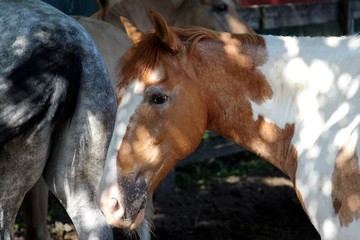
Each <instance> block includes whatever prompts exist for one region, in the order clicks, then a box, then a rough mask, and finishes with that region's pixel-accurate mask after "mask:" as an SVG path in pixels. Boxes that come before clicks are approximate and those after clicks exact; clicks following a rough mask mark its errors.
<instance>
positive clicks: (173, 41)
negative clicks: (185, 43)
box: [150, 10, 181, 54]
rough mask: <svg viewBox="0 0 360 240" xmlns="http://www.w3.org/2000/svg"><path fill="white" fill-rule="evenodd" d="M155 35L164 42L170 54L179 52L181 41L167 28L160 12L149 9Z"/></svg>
mask: <svg viewBox="0 0 360 240" xmlns="http://www.w3.org/2000/svg"><path fill="white" fill-rule="evenodd" d="M150 16H151V18H152V20H153V24H154V28H155V33H156V36H157V37H158V38H159V39H160V40H161V41H162V42H163V43H164V45H165V46H166V47H167V48H168V49H169V51H170V52H171V53H172V54H176V53H178V52H179V49H180V46H181V41H180V39H179V38H178V36H177V35H176V34H175V33H174V32H173V31H172V30H171V29H170V28H169V26H168V25H167V23H166V21H165V19H164V18H163V17H162V16H161V15H160V13H158V12H156V11H154V10H150Z"/></svg>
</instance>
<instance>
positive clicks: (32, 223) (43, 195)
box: [21, 177, 51, 240]
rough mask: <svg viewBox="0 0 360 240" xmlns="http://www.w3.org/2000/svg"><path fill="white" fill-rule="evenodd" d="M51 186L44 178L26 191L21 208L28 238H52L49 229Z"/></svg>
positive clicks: (42, 239)
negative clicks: (48, 185) (48, 214)
mask: <svg viewBox="0 0 360 240" xmlns="http://www.w3.org/2000/svg"><path fill="white" fill-rule="evenodd" d="M48 193H49V188H48V187H47V186H46V183H45V181H44V179H43V178H42V177H41V178H40V179H39V181H38V182H37V183H36V184H35V185H34V186H33V187H32V188H31V189H30V190H29V191H28V192H27V193H26V195H25V198H24V201H23V204H22V206H21V209H22V210H23V213H24V216H25V223H26V239H30V240H37V239H39V240H46V239H49V240H50V239H51V237H50V234H49V231H48V230H47V209H48Z"/></svg>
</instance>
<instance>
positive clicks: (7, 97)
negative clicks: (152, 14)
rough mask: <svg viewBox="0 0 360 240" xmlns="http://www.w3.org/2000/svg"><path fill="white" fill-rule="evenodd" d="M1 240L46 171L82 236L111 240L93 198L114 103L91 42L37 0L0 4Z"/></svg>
mask: <svg viewBox="0 0 360 240" xmlns="http://www.w3.org/2000/svg"><path fill="white" fill-rule="evenodd" d="M0 5H1V8H0V22H1V23H4V24H2V27H1V28H0V239H12V238H13V226H14V223H15V216H16V214H17V211H18V209H19V207H20V205H21V201H22V199H23V197H24V194H25V193H26V191H28V190H29V189H30V188H31V187H32V186H34V184H35V183H36V182H37V181H38V179H39V178H40V176H41V174H42V173H43V169H44V166H45V164H46V167H45V170H44V171H45V172H44V175H45V177H47V178H46V180H47V184H48V185H49V187H50V188H51V189H52V191H53V192H54V193H55V195H56V196H57V197H59V199H60V201H61V202H62V203H63V204H64V206H65V207H66V210H67V211H68V213H69V215H70V217H71V218H72V221H73V222H74V224H75V226H76V230H77V232H78V234H79V238H80V239H112V230H111V228H110V226H108V225H107V224H106V223H105V221H104V218H103V216H102V215H101V213H100V211H99V210H98V209H97V207H96V204H95V200H94V198H95V197H94V196H95V191H96V189H97V186H98V182H99V178H100V176H101V172H102V167H103V161H104V158H105V154H106V148H107V144H108V142H109V138H110V134H111V130H112V127H113V121H114V116H115V108H116V99H115V94H114V92H113V89H112V86H111V82H110V80H109V76H108V73H107V72H106V69H105V66H104V63H103V61H102V59H101V57H100V56H99V54H98V51H97V50H96V47H95V44H94V43H93V41H92V40H91V39H90V37H89V36H88V34H87V33H86V32H85V31H84V29H83V28H82V27H81V26H80V25H79V24H78V23H76V21H74V20H73V19H72V18H70V17H68V16H66V15H64V14H63V13H61V12H60V11H58V10H56V9H54V8H52V7H50V6H49V5H47V4H45V3H43V2H41V1H39V0H16V1H8V0H0Z"/></svg>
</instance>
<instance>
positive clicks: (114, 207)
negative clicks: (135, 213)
mask: <svg viewBox="0 0 360 240" xmlns="http://www.w3.org/2000/svg"><path fill="white" fill-rule="evenodd" d="M109 205H110V206H109V207H110V209H111V213H112V214H114V213H115V212H116V211H118V210H119V209H120V204H119V202H118V200H116V199H115V198H112V199H111V200H110V203H109Z"/></svg>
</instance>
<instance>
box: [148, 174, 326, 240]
mask: <svg viewBox="0 0 360 240" xmlns="http://www.w3.org/2000/svg"><path fill="white" fill-rule="evenodd" d="M155 210H156V219H155V226H156V229H155V231H154V234H155V239H172V240H180V239H186V240H195V239H196V240H209V239H213V240H215V239H218V240H235V239H237V240H305V239H306V240H319V239H320V236H319V235H318V234H317V232H316V231H315V229H314V228H313V226H312V225H311V224H310V222H309V220H308V218H307V216H306V215H305V213H304V211H303V210H302V208H301V205H300V203H299V201H298V200H297V198H296V195H295V193H294V191H293V188H292V185H291V182H290V181H289V180H288V179H287V178H285V177H284V176H283V175H282V174H281V173H280V172H278V171H273V172H272V173H271V174H269V175H268V174H267V175H266V176H264V175H263V176H261V175H254V176H246V177H235V176H233V177H228V179H226V181H225V182H219V181H216V180H213V181H211V182H210V183H208V184H206V185H205V186H201V187H199V188H198V189H196V190H194V189H192V190H189V191H184V192H180V193H175V194H173V195H170V196H161V198H160V197H158V198H157V199H156V202H155Z"/></svg>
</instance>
